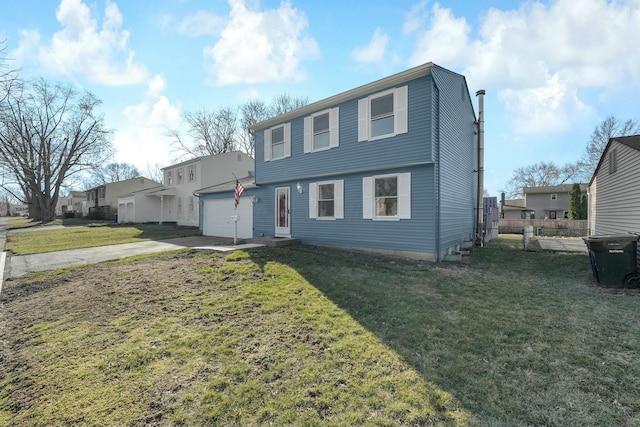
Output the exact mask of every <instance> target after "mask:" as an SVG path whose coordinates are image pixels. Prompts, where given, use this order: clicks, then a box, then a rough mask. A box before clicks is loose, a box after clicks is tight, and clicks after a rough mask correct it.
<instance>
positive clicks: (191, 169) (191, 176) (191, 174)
mask: <svg viewBox="0 0 640 427" xmlns="http://www.w3.org/2000/svg"><path fill="white" fill-rule="evenodd" d="M188 174H189V182H192V181H195V180H196V165H189V171H188Z"/></svg>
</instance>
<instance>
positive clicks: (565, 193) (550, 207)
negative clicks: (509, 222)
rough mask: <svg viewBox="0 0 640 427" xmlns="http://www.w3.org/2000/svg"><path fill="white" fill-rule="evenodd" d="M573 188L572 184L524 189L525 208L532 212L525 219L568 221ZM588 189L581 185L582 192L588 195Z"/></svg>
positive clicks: (585, 185)
mask: <svg viewBox="0 0 640 427" xmlns="http://www.w3.org/2000/svg"><path fill="white" fill-rule="evenodd" d="M571 187H572V184H565V185H552V186H546V187H524V188H523V189H522V193H523V194H524V206H526V209H527V210H528V211H529V212H531V213H530V216H529V218H525V219H568V218H569V192H570V191H571ZM587 187H588V186H587V184H580V192H581V193H582V194H585V195H586V193H587Z"/></svg>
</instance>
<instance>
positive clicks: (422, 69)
mask: <svg viewBox="0 0 640 427" xmlns="http://www.w3.org/2000/svg"><path fill="white" fill-rule="evenodd" d="M433 67H437V65H435V64H434V63H433V62H427V63H426V64H422V65H418V66H417V67H413V68H410V69H408V70H405V71H402V72H400V73H397V74H393V75H391V76H388V77H384V78H382V79H379V80H376V81H374V82H371V83H368V84H365V85H362V86H358V87H356V88H354V89H351V90H348V91H346V92H342V93H339V94H337V95H334V96H331V97H329V98H325V99H323V100H320V101H317V102H314V103H312V104H308V105H305V106H304V107H300V108H298V109H295V110H292V111H289V112H288V113H285V114H281V115H279V116H276V117H272V118H270V119H267V120H264V121H262V122H259V123H256V124H254V125H253V126H250V127H249V129H251V130H252V131H256V130H258V129H263V128H268V127H271V126H274V125H277V124H280V123H282V122H286V121H289V120H291V119H293V118H295V117H299V116H302V115H307V114H311V113H314V112H316V111H320V110H324V109H327V108H329V107H333V106H335V105H337V104H340V103H342V102H345V101H349V100H351V99H354V98H358V97H361V96H364V95H369V94H370V93H373V92H378V91H381V90H383V89H387V88H388V87H391V86H393V85H397V84H400V83H404V82H408V81H409V80H414V79H417V78H418V77H423V76H426V75H429V74H430V73H431V68H433Z"/></svg>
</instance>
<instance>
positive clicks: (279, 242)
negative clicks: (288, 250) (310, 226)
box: [253, 236, 300, 248]
mask: <svg viewBox="0 0 640 427" xmlns="http://www.w3.org/2000/svg"><path fill="white" fill-rule="evenodd" d="M253 243H260V244H262V245H265V246H266V247H268V248H279V247H283V246H295V245H297V244H298V243H300V240H299V239H295V238H293V237H273V236H270V237H256V238H254V239H253Z"/></svg>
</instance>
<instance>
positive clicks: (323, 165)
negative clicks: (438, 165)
mask: <svg viewBox="0 0 640 427" xmlns="http://www.w3.org/2000/svg"><path fill="white" fill-rule="evenodd" d="M403 85H404V84H402V85H398V86H403ZM408 86H409V91H408V94H409V98H408V111H409V119H408V120H409V132H407V133H405V134H401V135H397V136H395V137H391V138H385V139H380V140H376V141H367V142H358V99H360V98H358V99H352V100H349V101H347V102H344V103H342V104H340V105H338V107H339V112H340V117H339V122H340V124H339V134H340V145H339V147H337V148H332V149H330V150H325V151H320V152H315V153H304V117H297V118H295V119H293V120H291V122H290V123H291V157H289V158H286V159H280V160H274V161H268V162H265V161H264V139H263V137H264V130H263V129H261V130H258V131H257V132H256V184H258V185H261V184H263V183H271V182H276V181H280V180H282V179H283V178H289V179H301V178H305V177H312V176H319V175H324V174H335V173H341V172H348V171H357V170H362V169H367V168H375V167H385V166H400V165H404V164H408V163H415V162H426V161H431V160H432V158H431V134H430V133H429V132H428V129H429V128H430V127H431V117H432V113H431V108H430V107H431V103H430V102H429V100H430V99H431V90H432V87H433V84H432V82H431V77H430V76H424V77H421V78H419V79H415V80H412V81H410V82H408ZM361 98H364V96H363V97H361ZM285 171H286V175H285V174H284V173H283V172H285Z"/></svg>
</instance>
